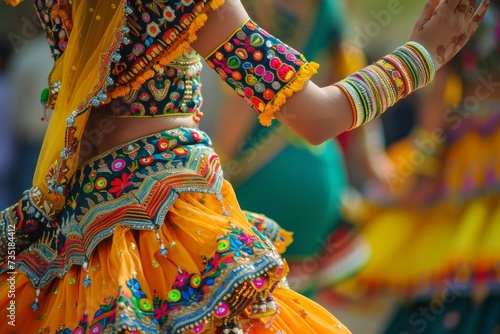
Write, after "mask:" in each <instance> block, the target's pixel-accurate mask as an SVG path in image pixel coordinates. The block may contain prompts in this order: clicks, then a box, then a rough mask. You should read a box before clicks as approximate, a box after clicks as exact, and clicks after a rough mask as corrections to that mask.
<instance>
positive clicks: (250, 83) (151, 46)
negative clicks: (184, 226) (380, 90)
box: [0, 0, 317, 286]
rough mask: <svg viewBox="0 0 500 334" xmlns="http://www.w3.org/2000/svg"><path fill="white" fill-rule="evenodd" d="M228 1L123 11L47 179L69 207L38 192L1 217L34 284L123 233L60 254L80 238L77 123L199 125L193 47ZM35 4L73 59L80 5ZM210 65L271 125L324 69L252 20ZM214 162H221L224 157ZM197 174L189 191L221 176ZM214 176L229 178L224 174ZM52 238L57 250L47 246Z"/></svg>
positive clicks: (141, 5)
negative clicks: (164, 119) (177, 119)
mask: <svg viewBox="0 0 500 334" xmlns="http://www.w3.org/2000/svg"><path fill="white" fill-rule="evenodd" d="M222 3H223V1H222V0H212V1H210V0H203V1H202V0H199V1H195V0H182V1H171V0H164V1H163V0H162V1H157V0H154V1H153V0H149V1H144V0H143V1H140V0H134V1H132V0H129V1H124V2H123V9H120V8H114V10H123V23H122V26H121V27H120V28H119V31H115V34H114V39H113V40H114V41H116V45H111V46H109V47H108V48H107V53H106V54H101V64H100V66H99V69H100V70H99V84H98V85H96V86H95V87H94V88H93V89H92V92H88V95H87V97H86V100H85V101H81V103H80V104H79V105H78V107H77V109H75V110H73V111H72V112H71V113H70V115H69V117H68V118H67V119H66V124H65V125H66V131H65V136H66V138H65V143H66V147H65V148H64V150H63V151H62V152H61V154H60V159H58V160H57V161H56V162H55V163H54V164H53V165H52V166H51V167H50V170H49V171H48V172H47V174H46V176H45V178H44V182H45V184H46V186H47V188H48V192H49V194H54V193H55V194H56V195H57V196H60V198H59V203H61V202H62V203H64V205H63V206H62V209H57V208H55V204H54V202H52V201H51V199H50V197H49V196H46V194H45V193H44V191H42V190H41V189H39V188H38V186H34V187H33V188H31V189H30V190H28V191H27V192H25V194H24V197H23V199H21V200H20V201H19V203H17V204H16V205H14V206H12V207H11V208H9V209H8V210H5V211H3V212H2V213H1V215H0V237H2V235H3V234H5V233H7V232H8V233H9V235H15V238H16V241H18V242H17V243H16V247H17V249H16V253H17V254H22V253H23V252H24V255H20V256H21V257H23V256H25V258H26V260H25V261H24V267H23V271H24V272H25V273H26V274H27V275H28V276H29V277H30V278H31V279H32V282H33V283H34V285H38V286H41V285H45V284H47V283H48V282H50V280H51V278H53V277H56V276H61V275H64V273H65V272H66V271H67V270H68V269H69V268H70V266H71V265H72V264H83V261H84V259H85V258H87V257H88V256H89V254H90V253H91V252H92V250H93V249H94V247H95V245H96V244H97V243H98V242H99V240H102V238H103V237H105V236H106V235H109V234H110V233H111V232H110V231H112V229H113V227H114V225H110V226H100V227H99V228H98V229H99V230H98V231H94V232H96V233H97V235H99V236H100V237H99V238H95V240H87V241H86V242H84V244H86V246H85V247H83V248H78V249H79V250H78V251H77V252H76V253H74V254H68V253H67V251H66V249H77V248H74V247H73V248H71V247H68V248H61V247H59V249H58V246H57V243H56V240H57V239H56V238H54V236H55V232H57V233H59V232H60V233H62V235H60V236H59V237H58V238H59V239H60V240H63V239H65V238H66V239H67V237H68V236H69V234H68V233H69V232H68V231H71V228H69V229H67V230H59V229H58V224H59V223H60V222H61V221H62V220H63V219H66V218H64V217H61V215H60V213H61V210H63V211H62V212H64V210H66V209H67V207H68V206H70V205H73V204H72V198H71V195H72V194H73V192H74V191H75V189H74V187H75V177H76V174H75V170H74V169H73V170H71V166H70V165H69V164H67V161H68V159H71V158H72V157H74V156H75V152H76V147H77V145H78V143H79V137H78V136H81V128H80V129H78V128H77V126H76V125H75V120H76V119H77V117H79V116H81V115H82V114H84V113H85V112H88V110H89V109H90V112H100V111H105V112H107V113H111V116H120V117H121V116H134V117H136V116H142V117H154V116H159V115H161V116H165V115H186V116H192V117H194V118H195V120H198V119H199V117H200V116H201V114H200V111H199V107H200V105H201V95H200V91H199V88H200V81H199V70H200V65H199V63H198V61H199V56H198V55H197V54H196V53H195V52H194V51H193V50H192V49H191V48H190V43H191V42H192V41H193V40H194V39H195V37H196V36H195V33H196V31H197V30H198V29H199V28H200V27H201V26H202V25H203V23H204V21H205V20H206V19H207V17H206V15H205V12H207V11H208V10H213V9H216V8H217V7H218V6H220V5H221V4H222ZM36 4H37V6H36V8H37V10H38V13H39V16H40V18H41V19H43V20H44V23H43V24H44V27H45V29H46V31H47V37H48V40H49V44H50V46H51V49H52V54H53V55H54V59H55V60H56V61H57V60H58V59H60V58H61V57H62V55H63V54H64V52H66V43H67V41H69V39H70V38H71V31H72V28H73V27H72V25H71V3H70V2H68V1H67V0H60V1H57V0H37V2H36ZM112 6H115V7H116V6H118V5H112ZM90 9H92V8H89V10H90ZM95 15H97V14H95ZM96 18H97V16H96ZM70 47H71V43H68V50H69V48H70ZM207 62H208V63H209V65H210V67H212V68H214V69H215V70H216V71H217V72H218V74H219V75H220V77H221V79H223V80H224V81H226V83H228V84H229V85H230V86H231V87H232V88H233V89H234V90H235V91H236V93H237V94H239V95H240V96H242V97H243V98H245V99H246V100H247V101H248V102H249V104H250V105H251V106H252V107H253V108H254V109H255V110H257V111H258V112H259V113H261V116H263V118H261V121H262V120H263V121H264V122H263V123H266V124H268V123H270V122H271V120H272V118H273V115H274V112H275V111H277V110H278V109H279V108H280V107H281V106H282V105H283V104H284V103H285V100H286V97H288V96H290V95H291V94H292V93H293V92H296V91H298V90H300V89H301V87H302V84H303V83H304V82H305V80H307V79H308V78H309V77H310V75H312V74H313V73H314V72H315V70H316V68H317V65H316V64H313V63H308V62H307V61H306V59H305V58H304V57H303V56H302V55H301V54H300V53H299V52H297V51H295V50H293V49H292V48H291V47H289V46H287V45H286V44H284V43H282V42H281V41H279V40H278V39H276V38H274V37H273V36H271V35H269V34H268V33H267V32H266V31H265V30H263V29H262V28H260V27H259V26H258V25H257V24H255V23H254V22H253V21H248V22H246V23H245V24H244V25H243V26H242V27H241V28H240V29H239V30H237V31H236V32H235V33H234V34H232V35H231V36H229V38H228V39H227V40H226V42H225V43H223V44H222V45H220V47H219V48H217V49H216V50H214V52H212V53H211V55H210V56H209V57H207ZM54 80H57V78H52V76H51V81H53V82H50V84H51V87H50V88H51V96H50V97H49V99H48V107H51V105H53V104H55V103H57V95H58V89H57V87H60V86H64V84H65V83H64V82H58V81H54ZM86 93H87V92H86ZM123 107H125V108H123ZM63 112H64V111H63ZM78 131H80V132H78ZM193 159H194V160H196V159H197V157H193ZM214 159H217V161H218V158H217V157H214ZM138 163H139V164H140V162H138ZM193 166H196V168H194V167H193V168H188V169H187V170H186V172H185V173H184V174H182V180H183V181H182V182H183V183H186V184H188V183H189V182H191V181H192V180H193V172H196V173H197V170H198V169H200V170H203V173H208V172H207V170H205V168H213V167H210V166H198V164H197V162H196V163H195V164H194V165H193ZM70 172H71V173H70ZM208 174H210V175H217V178H219V177H221V175H219V172H218V169H217V168H215V169H214V170H210V173H208ZM80 175H81V174H80ZM86 177H90V176H86ZM89 180H90V179H89ZM94 181H95V180H94ZM89 182H90V181H89ZM92 182H93V181H92ZM96 182H97V181H96ZM214 184H215V185H218V184H220V182H215V183H210V182H209V183H207V184H205V185H204V186H200V187H198V188H197V189H196V191H203V192H210V193H217V187H215V186H214ZM94 186H95V189H97V190H98V191H104V189H99V185H94ZM80 187H81V185H80ZM202 188H203V189H202ZM78 189H79V187H78ZM84 190H85V189H84ZM122 196H126V194H122V193H120V194H119V197H120V198H121V197H122ZM108 197H109V196H108ZM103 198H107V197H103ZM165 198H166V197H165ZM77 218H78V217H77ZM77 220H78V221H77V222H75V221H72V222H71V226H76V225H78V224H79V228H81V231H80V232H81V235H84V236H85V235H92V233H90V232H89V231H88V230H87V229H89V228H94V227H91V226H92V220H89V221H80V220H81V218H78V219H77ZM134 224H135V225H134ZM143 225H144V223H143V222H139V223H131V225H130V227H131V228H137V229H154V228H157V227H158V226H153V225H151V226H143ZM9 226H16V227H17V229H16V230H15V232H12V231H10V230H7V228H8V227H9ZM67 232H68V233H67ZM80 232H78V233H79V234H80ZM5 235H6V234H5ZM49 237H50V238H49ZM61 238H62V239H61ZM3 239H4V238H3V237H2V240H0V255H1V258H0V268H1V269H0V271H5V270H6V269H7V263H6V262H5V261H4V259H3V258H4V256H3V252H4V251H6V250H7V242H6V241H5V242H3ZM49 239H50V240H51V241H50V242H45V241H46V240H49ZM5 240H6V239H5ZM28 246H29V249H27V247H28ZM84 253H86V254H84ZM30 254H31V255H30ZM56 258H57V259H58V260H57V261H55V259H56ZM30 259H31V260H33V261H31V260H30ZM2 261H3V262H2ZM54 261H55V262H54ZM49 268H50V270H49ZM49 271H51V272H52V274H50V273H49Z"/></svg>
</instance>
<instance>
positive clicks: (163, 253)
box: [156, 232, 168, 257]
mask: <svg viewBox="0 0 500 334" xmlns="http://www.w3.org/2000/svg"><path fill="white" fill-rule="evenodd" d="M156 240H157V241H158V243H159V244H160V251H159V253H160V255H161V256H164V257H167V254H168V249H167V248H166V247H165V244H164V243H163V241H162V240H161V238H160V233H158V232H156Z"/></svg>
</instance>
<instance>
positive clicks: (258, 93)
mask: <svg viewBox="0 0 500 334" xmlns="http://www.w3.org/2000/svg"><path fill="white" fill-rule="evenodd" d="M206 60H207V63H208V65H209V66H210V67H211V68H213V69H215V70H216V71H217V73H218V74H219V76H220V77H221V78H222V80H224V81H225V82H226V83H227V84H228V85H229V86H231V88H233V89H234V90H235V91H236V93H238V94H239V95H240V96H241V97H243V98H244V99H245V100H247V102H248V103H249V104H250V105H251V106H252V108H254V109H255V110H256V111H258V112H259V113H263V112H264V111H265V109H266V106H267V105H269V104H270V103H272V101H273V100H274V99H275V98H276V96H277V94H278V93H279V92H280V91H282V90H283V89H284V88H286V87H287V85H289V84H290V83H292V82H293V81H294V79H295V78H296V77H297V73H298V72H299V71H300V69H301V68H302V67H303V66H304V65H306V64H307V60H306V59H305V58H304V56H303V55H301V54H300V53H299V52H298V51H296V50H294V49H293V48H291V47H290V46H288V45H286V44H284V43H283V42H281V41H280V40H278V39H277V38H275V37H273V36H271V35H270V34H269V33H267V32H266V31H265V30H264V29H262V28H260V27H259V26H258V25H257V24H256V23H255V22H253V21H252V20H249V21H248V22H247V23H246V24H245V25H243V27H242V28H241V29H240V30H238V31H236V32H235V33H234V34H233V35H232V36H231V38H229V39H228V40H227V42H226V43H224V44H223V45H222V46H221V47H220V48H219V49H217V50H215V51H214V52H213V53H212V54H211V55H210V56H208V57H207V59H206Z"/></svg>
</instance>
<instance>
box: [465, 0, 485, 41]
mask: <svg viewBox="0 0 500 334" xmlns="http://www.w3.org/2000/svg"><path fill="white" fill-rule="evenodd" d="M489 5H490V0H482V1H481V4H480V5H479V7H478V8H477V9H476V11H475V12H474V15H473V16H472V18H471V20H470V23H469V27H468V34H469V36H471V35H472V34H474V33H475V32H476V30H477V28H478V27H479V25H480V24H481V22H482V21H483V18H484V15H485V14H486V10H487V9H488V6H489Z"/></svg>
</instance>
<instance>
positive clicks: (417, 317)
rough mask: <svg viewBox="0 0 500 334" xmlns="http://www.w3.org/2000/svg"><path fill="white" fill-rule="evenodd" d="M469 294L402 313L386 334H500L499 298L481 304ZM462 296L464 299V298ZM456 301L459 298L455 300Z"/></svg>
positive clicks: (420, 303)
mask: <svg viewBox="0 0 500 334" xmlns="http://www.w3.org/2000/svg"><path fill="white" fill-rule="evenodd" d="M457 295H458V296H459V297H457ZM465 295H466V292H458V293H456V295H455V296H454V295H449V297H448V298H440V297H439V296H438V297H436V298H434V299H432V300H423V301H418V302H415V303H414V304H412V305H407V306H404V307H402V308H400V309H399V311H398V312H397V314H396V315H395V317H394V318H393V319H392V321H391V322H390V324H389V326H388V327H387V329H386V330H385V333H386V334H417V333H418V334H497V333H500V296H499V295H498V294H496V295H495V294H493V295H491V296H490V297H489V298H487V299H486V300H485V301H484V302H482V303H474V302H473V301H472V299H471V298H468V297H465ZM462 296H463V297H462ZM455 297H457V298H455Z"/></svg>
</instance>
